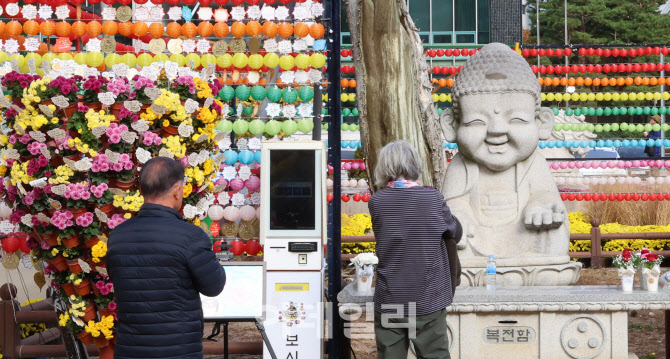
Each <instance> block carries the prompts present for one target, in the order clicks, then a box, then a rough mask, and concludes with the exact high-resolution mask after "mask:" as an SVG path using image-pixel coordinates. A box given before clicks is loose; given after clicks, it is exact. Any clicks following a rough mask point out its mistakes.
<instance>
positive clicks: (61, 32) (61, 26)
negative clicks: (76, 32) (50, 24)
mask: <svg viewBox="0 0 670 359" xmlns="http://www.w3.org/2000/svg"><path fill="white" fill-rule="evenodd" d="M70 31H72V27H71V26H70V24H69V23H67V22H65V21H61V22H59V23H58V24H56V36H60V37H67V36H70Z"/></svg>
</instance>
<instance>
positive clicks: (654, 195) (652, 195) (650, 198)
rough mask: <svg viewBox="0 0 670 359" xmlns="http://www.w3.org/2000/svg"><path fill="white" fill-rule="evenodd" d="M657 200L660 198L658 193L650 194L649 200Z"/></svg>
mask: <svg viewBox="0 0 670 359" xmlns="http://www.w3.org/2000/svg"><path fill="white" fill-rule="evenodd" d="M656 198H658V196H657V194H656V193H650V194H649V200H650V201H655V200H656Z"/></svg>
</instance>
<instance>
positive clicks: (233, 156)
mask: <svg viewBox="0 0 670 359" xmlns="http://www.w3.org/2000/svg"><path fill="white" fill-rule="evenodd" d="M223 154H224V156H226V164H227V165H234V164H235V162H237V152H235V151H233V150H228V151H226V152H224V153H223Z"/></svg>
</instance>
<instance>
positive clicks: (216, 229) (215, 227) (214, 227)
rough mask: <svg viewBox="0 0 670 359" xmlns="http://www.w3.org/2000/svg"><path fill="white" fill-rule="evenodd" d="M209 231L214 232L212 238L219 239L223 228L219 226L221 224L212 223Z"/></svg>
mask: <svg viewBox="0 0 670 359" xmlns="http://www.w3.org/2000/svg"><path fill="white" fill-rule="evenodd" d="M209 231H210V232H212V236H214V237H218V236H219V232H221V226H220V225H219V222H216V221H214V222H212V224H210V225H209Z"/></svg>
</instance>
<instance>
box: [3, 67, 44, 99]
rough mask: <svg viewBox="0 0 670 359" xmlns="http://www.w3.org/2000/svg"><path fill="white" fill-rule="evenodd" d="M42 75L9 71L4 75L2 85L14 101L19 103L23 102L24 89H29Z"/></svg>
mask: <svg viewBox="0 0 670 359" xmlns="http://www.w3.org/2000/svg"><path fill="white" fill-rule="evenodd" d="M41 78H42V77H41V76H39V75H34V76H32V75H28V74H22V73H20V72H17V71H12V72H9V73H7V74H6V75H4V76H3V77H2V82H1V83H2V87H4V88H5V89H6V90H7V91H8V92H9V95H10V96H11V97H12V102H14V104H18V103H20V102H21V97H22V96H23V89H27V88H28V86H30V83H32V82H33V81H36V80H39V79H41Z"/></svg>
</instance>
